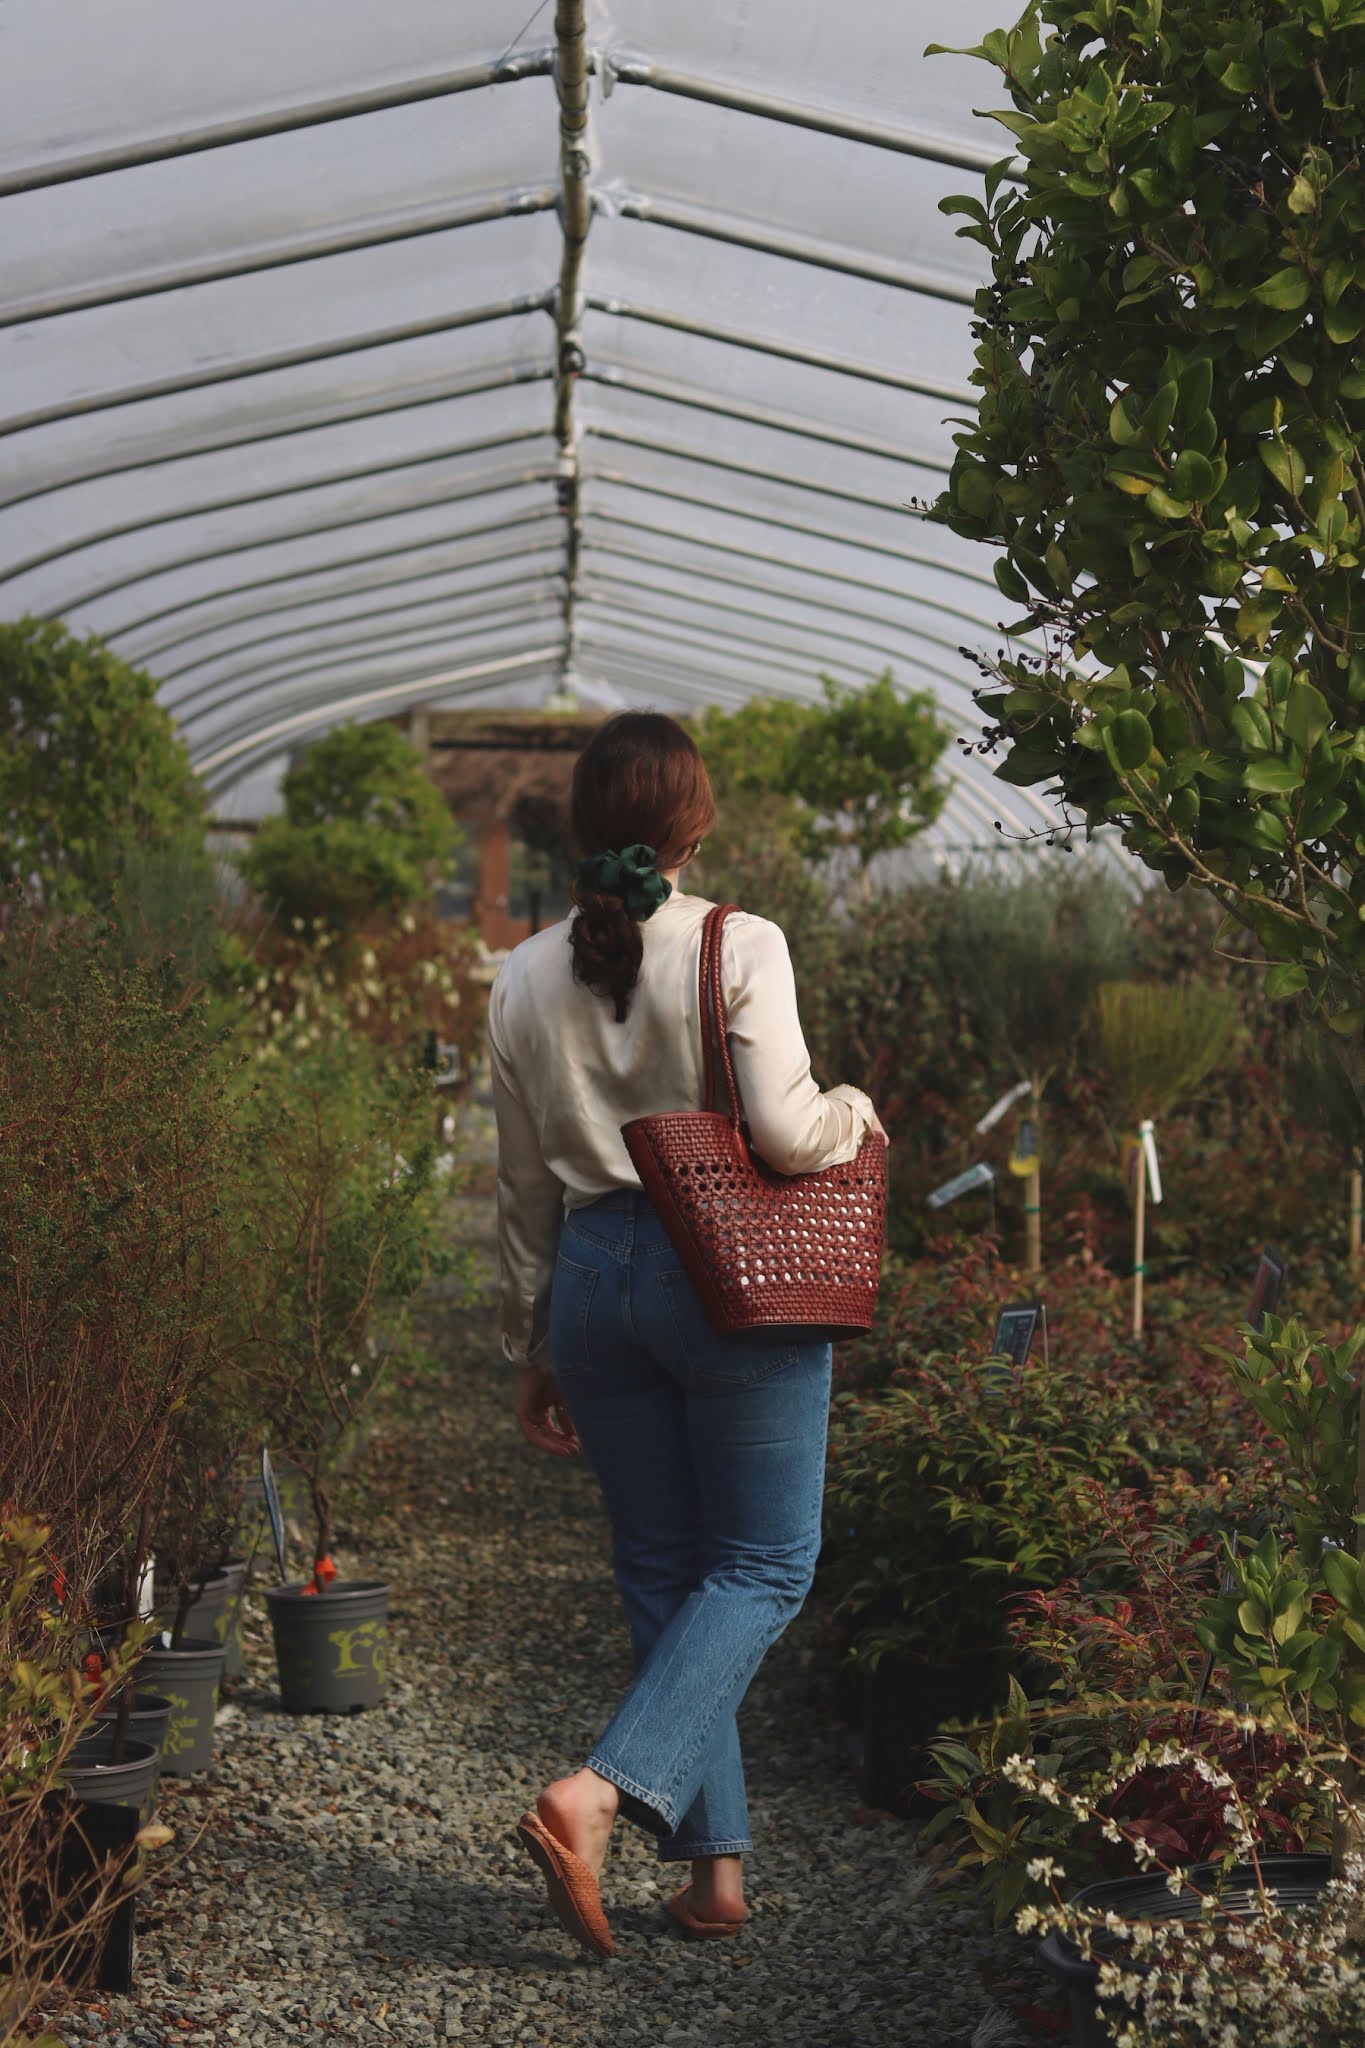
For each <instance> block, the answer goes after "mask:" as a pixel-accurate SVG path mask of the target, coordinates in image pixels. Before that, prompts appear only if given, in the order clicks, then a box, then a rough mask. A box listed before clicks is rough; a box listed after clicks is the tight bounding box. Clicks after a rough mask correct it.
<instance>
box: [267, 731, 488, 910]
mask: <svg viewBox="0 0 1365 2048" xmlns="http://www.w3.org/2000/svg"><path fill="white" fill-rule="evenodd" d="M283 793H284V805H285V808H284V814H283V816H282V817H276V818H268V819H267V820H266V822H265V823H264V824H263V825H262V827H261V829H260V831H259V832H258V833H257V834H256V837H255V839H254V840H253V842H252V844H251V846H250V847H249V849H248V850H247V852H246V854H245V855H244V856H243V859H242V863H241V866H242V873H243V874H244V875H245V877H246V879H247V881H248V882H250V883H251V885H252V887H253V888H254V889H256V890H257V891H258V892H259V893H260V895H261V897H262V898H263V899H264V901H265V902H266V904H267V905H268V906H269V907H270V908H271V909H274V910H278V911H279V913H280V914H281V915H282V916H283V917H284V918H286V919H292V918H300V919H303V920H304V921H305V922H311V921H312V920H313V919H319V920H321V922H322V923H323V924H325V925H327V926H329V927H331V928H332V929H333V930H336V931H346V930H349V929H351V928H352V927H354V926H356V925H358V924H360V923H362V922H363V921H364V920H365V919H366V918H368V917H370V916H372V915H374V914H375V913H376V912H393V911H396V910H402V909H404V908H405V907H406V906H408V905H409V904H412V903H415V902H417V900H418V899H419V897H421V896H422V895H423V894H424V893H425V892H426V891H428V890H429V889H430V888H431V887H432V885H433V884H434V882H435V881H436V880H437V879H438V877H439V876H440V874H442V873H443V872H444V871H445V869H446V867H447V866H448V864H449V860H450V856H451V854H452V853H453V852H454V849H455V844H456V831H455V825H454V822H453V820H452V818H451V816H450V812H449V810H448V809H447V807H446V803H445V800H444V798H443V797H442V796H441V794H440V792H439V791H438V790H437V789H436V787H435V785H434V784H433V783H432V782H431V781H430V780H429V778H428V777H427V775H426V773H425V772H424V770H423V767H422V762H421V757H420V756H419V755H418V754H417V752H416V750H415V749H414V748H413V747H412V746H411V745H410V744H409V742H408V741H407V740H406V739H405V738H404V736H403V734H402V733H401V732H400V731H399V729H398V727H397V726H396V725H387V724H379V725H342V726H338V727H337V728H336V730H335V731H334V732H330V733H328V734H326V735H325V737H324V738H322V739H320V740H315V741H314V742H313V743H312V745H311V746H309V747H307V748H305V750H304V752H303V754H302V756H301V758H300V760H299V761H298V762H297V763H296V764H295V766H294V767H292V768H291V769H290V770H289V772H288V774H287V775H286V776H285V778H284V784H283Z"/></svg>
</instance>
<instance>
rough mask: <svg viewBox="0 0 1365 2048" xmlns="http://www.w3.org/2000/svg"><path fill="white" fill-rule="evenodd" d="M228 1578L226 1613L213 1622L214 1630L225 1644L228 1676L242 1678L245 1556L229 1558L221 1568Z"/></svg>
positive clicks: (224, 1663)
mask: <svg viewBox="0 0 1365 2048" xmlns="http://www.w3.org/2000/svg"><path fill="white" fill-rule="evenodd" d="M219 1569H220V1571H221V1572H222V1575H223V1577H224V1578H225V1579H226V1580H227V1593H226V1595H225V1598H224V1602H223V1610H222V1613H221V1614H220V1615H219V1616H217V1617H216V1618H215V1620H214V1624H213V1633H214V1634H215V1635H216V1636H217V1638H218V1640H219V1642H220V1643H221V1644H222V1645H223V1676H224V1678H240V1677H241V1675H242V1609H243V1607H244V1606H245V1604H246V1574H247V1560H246V1559H245V1558H244V1557H233V1558H229V1559H228V1562H227V1563H226V1564H225V1565H221V1566H220V1567H219Z"/></svg>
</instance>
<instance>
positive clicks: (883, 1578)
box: [824, 1354, 1140, 1663]
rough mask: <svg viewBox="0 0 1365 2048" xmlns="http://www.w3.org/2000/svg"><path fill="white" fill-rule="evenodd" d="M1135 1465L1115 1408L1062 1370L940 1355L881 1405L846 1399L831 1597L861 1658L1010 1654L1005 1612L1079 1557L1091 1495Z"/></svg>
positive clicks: (911, 1370) (829, 1495)
mask: <svg viewBox="0 0 1365 2048" xmlns="http://www.w3.org/2000/svg"><path fill="white" fill-rule="evenodd" d="M1139 1463H1140V1460H1139V1457H1138V1454H1137V1452H1136V1450H1135V1448H1134V1445H1133V1443H1132V1441H1131V1440H1130V1437H1129V1434H1128V1430H1127V1418H1126V1417H1125V1416H1124V1415H1123V1413H1122V1412H1121V1410H1119V1409H1118V1408H1116V1407H1115V1406H1114V1405H1113V1404H1112V1403H1111V1402H1110V1401H1109V1400H1108V1399H1107V1398H1106V1399H1096V1398H1091V1397H1090V1394H1089V1391H1088V1389H1087V1386H1086V1384H1085V1382H1084V1381H1083V1380H1080V1379H1078V1378H1077V1376H1076V1375H1074V1374H1072V1373H1071V1372H1068V1371H1066V1370H1064V1369H1062V1368H1060V1367H1059V1366H1057V1365H1055V1364H1054V1365H1051V1366H1048V1365H1044V1364H1042V1363H1041V1362H1036V1361H1035V1362H1034V1363H1033V1364H1031V1365H1030V1366H1028V1367H1027V1368H1026V1369H1025V1370H1024V1371H1022V1372H1020V1373H1017V1374H1015V1373H1013V1372H1011V1371H1010V1370H1009V1369H1008V1368H1005V1367H1002V1366H1001V1365H1000V1364H999V1363H998V1362H994V1363H992V1362H990V1361H986V1362H983V1363H978V1362H976V1361H975V1360H973V1359H971V1358H967V1357H962V1356H958V1357H955V1358H946V1357H936V1356H934V1355H933V1354H930V1355H929V1356H927V1357H925V1358H923V1359H921V1360H917V1361H916V1362H915V1363H914V1364H911V1365H906V1366H905V1367H903V1368H901V1369H900V1370H898V1371H897V1373H896V1374H895V1376H894V1384H892V1385H891V1386H890V1387H887V1388H886V1389H884V1390H883V1391H882V1392H880V1393H876V1394H870V1395H864V1396H859V1395H855V1394H851V1393H844V1394H840V1395H837V1396H836V1398H835V1405H834V1412H833V1417H832V1420H831V1425H830V1451H829V1474H828V1479H827V1483H826V1494H825V1513H826V1526H827V1534H828V1537H829V1543H830V1548H831V1553H832V1555H831V1560H830V1563H829V1565H828V1568H827V1570H826V1571H825V1575H824V1584H825V1588H826V1591H827V1593H828V1594H829V1596H830V1598H831V1599H832V1601H833V1603H834V1607H835V1611H836V1613H837V1614H838V1615H839V1616H840V1618H841V1619H842V1621H843V1622H844V1624H845V1626H846V1627H847V1628H848V1629H849V1631H850V1632H851V1633H852V1635H853V1637H854V1639H855V1645H856V1647H857V1649H858V1651H859V1654H860V1656H861V1657H862V1658H863V1659H864V1660H865V1661H868V1662H874V1663H875V1661H876V1660H877V1658H878V1657H879V1656H880V1655H882V1654H883V1653H884V1652H886V1651H887V1650H892V1649H894V1650H896V1651H906V1652H909V1653H910V1654H912V1655H915V1656H920V1657H926V1658H929V1659H930V1660H931V1661H938V1662H951V1661H952V1660H953V1658H954V1657H955V1656H956V1655H958V1654H959V1653H962V1652H970V1651H976V1650H980V1649H981V1648H983V1647H989V1646H992V1645H998V1644H999V1643H1001V1642H1002V1641H1003V1638H1004V1606H1003V1603H1004V1601H1005V1600H1006V1598H1007V1597H1008V1596H1009V1595H1010V1594H1012V1593H1017V1592H1018V1591H1019V1590H1021V1589H1022V1588H1023V1587H1026V1586H1041V1585H1052V1584H1054V1583H1055V1582H1056V1580H1057V1579H1058V1578H1060V1577H1062V1576H1064V1575H1065V1574H1066V1573H1067V1572H1068V1571H1069V1570H1070V1569H1072V1568H1073V1565H1074V1562H1075V1559H1076V1557H1077V1555H1078V1554H1079V1552H1080V1551H1081V1550H1083V1548H1084V1544H1085V1538H1086V1536H1087V1534H1088V1532H1089V1530H1090V1527H1091V1522H1092V1518H1091V1513H1090V1510H1089V1506H1088V1502H1087V1488H1088V1487H1089V1486H1090V1485H1091V1484H1093V1483H1099V1484H1101V1485H1102V1484H1104V1483H1106V1482H1109V1483H1115V1482H1117V1481H1118V1479H1119V1478H1120V1477H1121V1476H1125V1475H1128V1474H1131V1473H1132V1472H1133V1471H1134V1470H1135V1469H1137V1467H1138V1464H1139Z"/></svg>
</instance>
